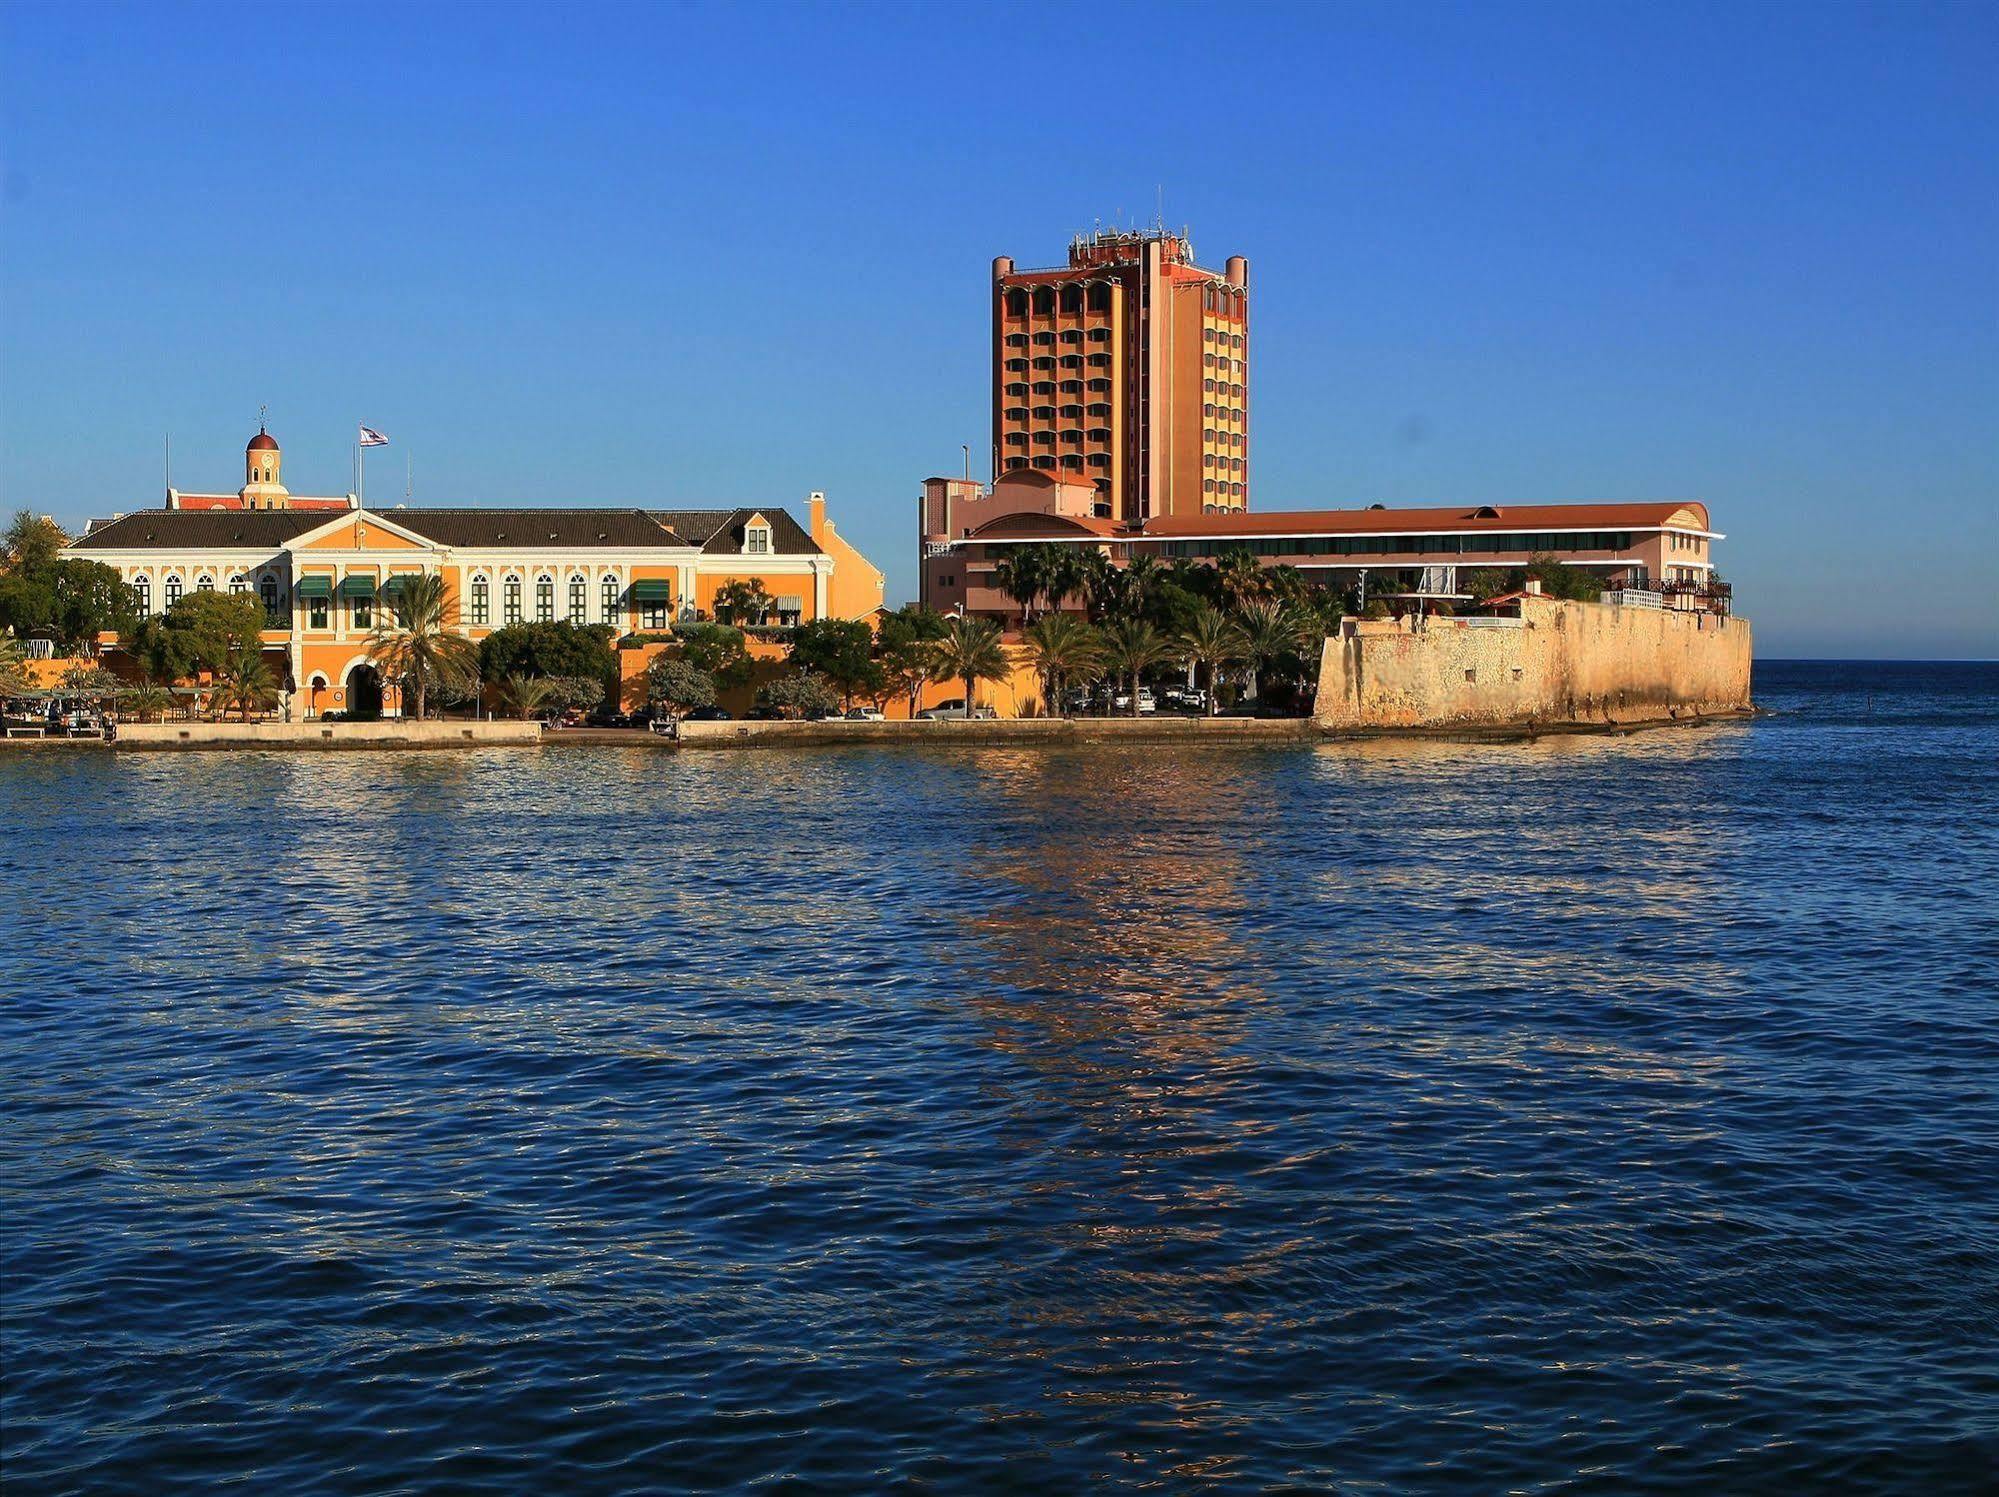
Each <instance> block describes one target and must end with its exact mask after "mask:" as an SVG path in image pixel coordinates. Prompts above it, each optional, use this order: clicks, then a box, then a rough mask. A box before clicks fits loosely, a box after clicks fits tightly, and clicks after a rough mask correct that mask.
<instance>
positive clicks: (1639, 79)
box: [0, 0, 1999, 657]
mask: <svg viewBox="0 0 1999 1497" xmlns="http://www.w3.org/2000/svg"><path fill="white" fill-rule="evenodd" d="M1995 100H1999V7H1994V6H1993V5H1991V4H1985V3H1975V4H1974V3H1967V4H1961V5H1921V4H1897V5H1869V6H1858V5H1839V4H1832V5H1828V4H1811V5H1803V6H1798V7H1795V8H1793V7H1786V6H1783V5H1776V4H1753V5H1743V4H1739V3H1738V4H1727V5H1717V6H1703V5H1689V4H1679V3H1674V4H1665V3H1660V4H1653V5H1638V4H1601V3H1590V4H1580V5H1574V6H1554V7H1544V6H1529V5H1516V6H1504V5H1496V4H1479V5H1470V6H1465V7H1462V8H1459V7H1454V6H1449V5H1444V4H1429V3H1426V4H1422V5H1407V4H1385V5H1378V6H1374V5H1370V6H1352V5H1331V4H1314V5H1310V6H1300V7H1295V8H1293V7H1285V6H1274V5H1272V6H1227V7H1221V8H1217V7H1213V6H1202V7H1194V6H1186V7H1179V6H1175V5H1171V4H1150V5H1145V6H1132V7H1125V6H1120V5H1117V4H1111V3H1099V4H1093V5H1090V6H1086V7H1077V6H1074V5H1065V6H1054V7H1048V8H1041V7H1037V6H1035V5H1030V4H1012V5H1005V6H970V5H946V4H935V5H924V6H915V5H908V6H887V5H878V6H865V5H860V6H841V7H832V6H824V7H819V6H779V5H763V6H740V7H678V6H667V5H656V6H647V7H632V8H623V7H612V6H588V5H560V6H557V5H544V6H509V5H497V4H496V5H479V6H471V5H464V6H449V7H446V6H433V7H428V8H425V7H394V8H381V9H370V8H368V7H364V6H358V5H338V6H333V5H317V6H285V5H280V4H268V3H267V4H260V5H256V6H250V7H244V8H241V9H236V8H220V7H208V6H174V5H159V4H153V5H146V6H134V7H130V8H118V7H113V6H108V5H95V4H93V5H62V6H54V5H30V4H22V3H19V0H16V3H13V4H10V5H7V6H5V7H0V173H4V177H0V505H4V506H5V508H6V509H7V510H9V511H11V510H13V509H15V508H19V507H22V506H27V507H32V508H34V509H36V510H39V511H45V512H49V513H53V514H55V515H56V516H57V517H58V518H59V519H61V520H64V521H65V522H69V523H71V524H78V523H80V522H81V521H82V520H83V519H84V518H85V517H86V516H88V515H92V514H108V513H110V512H111V511H113V510H129V509H135V508H139V507H142V506H144V505H146V504H149V503H157V502H159V500H158V496H159V493H160V490H161V487H162V483H163V479H162V457H161V448H162V438H163V435H164V434H165V433H166V432H168V431H171V432H172V433H173V437H174V452H175V478H176V481H177V482H178V483H179V485H180V486H181V487H183V488H190V489H200V488H231V487H234V486H235V485H236V484H238V483H240V481H241V477H240V475H241V462H242V448H243V443H244V441H245V440H246V438H247V437H248V436H249V434H250V433H251V432H252V431H254V430H255V421H256V413H257V408H258V406H259V405H260V404H265V403H268V404H269V406H270V408H271V426H272V430H273V432H274V434H275V435H277V436H278V438H279V439H280V441H281V442H282V443H283V444H284V448H285V461H286V466H285V475H286V478H287V480H288V482H289V483H290V485H291V487H292V488H293V489H294V490H295V491H300V492H317V493H338V492H344V491H345V490H346V488H347V487H348V471H349V468H348V452H349V442H350V440H351V437H352V432H353V429H354V423H355V422H356V421H366V422H368V423H369V424H370V425H373V426H376V427H379V428H381V429H382V430H383V431H385V432H387V433H388V434H389V436H390V437H391V438H392V439H393V442H394V444H395V445H393V446H392V447H390V448H388V449H386V450H384V451H380V452H378V453H377V454H375V455H374V457H373V458H372V459H371V464H370V492H371V495H373V496H374V497H377V498H400V497H401V490H402V486H403V474H404V459H405V455H412V456H413V457H414V460H415V468H416V490H415V492H416V499H417V501H418V502H419V503H432V504H446V503H449V504H484V503H493V504H521V503H557V504H619V505H623V504H632V505H659V506H669V505H674V506H681V505H701V504H722V503H730V504H733V503H737V502H758V503H781V502H794V503H795V502H796V501H798V500H800V499H801V498H802V497H803V495H804V494H805V493H806V491H808V490H810V489H814V488H820V489H824V490H826V491H827V493H828V495H829V498H830V503H831V506H832V512H833V514H834V516H835V518H836V519H837V520H838V521H839V522H840V524H841V527H842V530H843V531H844V532H845V533H847V534H848V535H850V536H851V537H852V538H853V539H855V540H856V541H858V542H859V543H860V544H861V545H862V546H863V547H864V549H866V550H867V551H868V552H869V553H870V554H871V555H872V556H874V557H875V558H876V560H877V561H879V562H880V563H881V564H882V565H883V566H884V567H885V568H886V569H887V571H888V574H889V596H890V599H891V601H898V600H900V599H902V598H905V597H907V596H909V595H910V593H911V592H912V591H913V588H914V579H915V566H914V559H913V550H914V520H915V506H916V494H917V489H918V484H919V482H920V481H921V480H922V479H923V478H924V477H925V476H926V475H928V474H931V473H940V472H941V473H955V472H957V471H959V468H960V465H961V463H962V457H961V455H960V451H959V444H960V443H969V444H970V445H971V448H972V453H973V457H974V460H975V463H976V462H978V460H979V459H980V458H981V457H982V455H983V454H984V453H985V451H986V450H987V448H988V445H989V440H990V438H989V433H988V430H987V425H988V417H987V337H988V322H987V315H988V314H987V278H988V275H989V263H990V260H991V258H992V256H994V255H996V254H1009V255H1012V256H1014V257H1016V258H1017V259H1018V260H1019V261H1020V262H1021V263H1022V264H1027V265H1036V264H1051V263H1059V261H1060V260H1061V258H1062V255H1063V253H1064V250H1065V247H1066V244H1067V241H1068V239H1069V237H1070V235H1071V234H1073V233H1075V232H1076V231H1078V230H1079V229H1088V228H1089V227H1091V226H1092V225H1093V224H1095V223H1097V222H1098V221H1099V220H1101V221H1102V222H1103V223H1105V224H1107V225H1108V224H1119V223H1125V224H1129V223H1133V222H1145V221H1149V220H1150V219H1151V218H1152V217H1153V214H1154V211H1155V208H1156V207H1157V205H1158V204H1159V203H1160V201H1161V200H1162V199H1163V203H1164V209H1165V217H1166V220H1167V221H1168V222H1169V223H1171V224H1174V225H1179V224H1183V223H1184V224H1186V225H1188V226H1190V227H1191V229H1192V232H1193V238H1194V244H1195V248H1196V250H1197V251H1198V252H1199V255H1200V258H1201V259H1202V261H1203V262H1204V263H1207V264H1210V265H1216V266H1219V264H1220V263H1221V262H1222V260H1223V259H1224V258H1225V257H1227V256H1228V255H1231V254H1243V255H1247V256H1248V257H1249V260H1250V267H1251V317H1252V328H1253V338H1252V361H1251V368H1250V410H1251V426H1250V429H1251V457H1252V465H1253V470H1254V482H1253V488H1252V494H1253V503H1254V504H1255V506H1256V507H1257V508H1259V509H1281V508H1303V507H1330V506H1342V505H1359V504H1366V503H1369V502H1373V501H1382V502H1386V503H1389V504H1403V503H1464V504H1467V505H1469V504H1476V503H1501V502H1505V501H1508V500H1513V501H1523V502H1524V501H1530V500H1540V501H1563V500H1583V499H1639V498H1664V497H1671V498H1683V497H1686V498H1699V499H1704V500H1706V501H1707V502H1708V504H1709V505H1710V506H1711V507H1712V509H1713V512H1714V515H1715V520H1716V523H1717V525H1718V527H1719V528H1720V529H1722V530H1724V531H1725V532H1727V534H1728V537H1729V539H1728V540H1727V541H1726V542H1725V543H1724V544H1723V545H1722V546H1721V547H1720V550H1719V558H1718V559H1719V561H1720V564H1721V566H1722V569H1723V571H1724V572H1725V573H1726V574H1727V575H1728V576H1730V577H1731V578H1732V579H1733V580H1734V581H1735V583H1736V585H1737V595H1738V599H1739V606H1740V608H1741V611H1742V612H1744V613H1745V614H1747V615H1749V616H1750V617H1751V618H1752V619H1754V621H1755V622H1756V624H1757V626H1758V629H1759V636H1758V644H1759V649H1760V651H1761V652H1762V653H1764V654H1766V655H1771V656H1779V655H1792V656H1795V655H1863V656H1944V657H1955V656H1992V655H1995V654H1999V604H1995V597H1999V105H1996V104H1995Z"/></svg>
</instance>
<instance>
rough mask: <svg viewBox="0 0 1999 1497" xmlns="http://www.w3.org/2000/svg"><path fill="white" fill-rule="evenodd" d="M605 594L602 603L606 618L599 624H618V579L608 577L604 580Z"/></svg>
mask: <svg viewBox="0 0 1999 1497" xmlns="http://www.w3.org/2000/svg"><path fill="white" fill-rule="evenodd" d="M603 594H604V595H603V598H602V600H601V601H602V603H603V607H604V617H603V618H602V619H601V620H599V622H600V623H605V624H616V623H617V622H618V579H617V578H615V577H606V578H605V579H604V582H603Z"/></svg>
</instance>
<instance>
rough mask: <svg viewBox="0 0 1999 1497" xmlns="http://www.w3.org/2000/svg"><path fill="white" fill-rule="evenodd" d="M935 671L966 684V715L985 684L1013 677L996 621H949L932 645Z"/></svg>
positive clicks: (967, 616) (977, 619) (968, 617)
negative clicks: (982, 684) (980, 686)
mask: <svg viewBox="0 0 1999 1497" xmlns="http://www.w3.org/2000/svg"><path fill="white" fill-rule="evenodd" d="M930 651H931V662H932V666H931V668H932V670H933V671H934V672H935V674H936V676H937V677H939V678H940V679H943V680H959V681H963V682H964V683H965V713H966V715H967V716H968V717H969V716H970V715H971V711H972V708H973V707H974V706H976V705H977V695H978V684H979V682H981V681H1004V680H1006V679H1008V678H1009V677H1010V676H1012V674H1013V670H1012V668H1011V667H1010V666H1009V665H1008V664H1007V661H1006V651H1005V650H1003V649H1001V648H1000V626H999V623H998V621H997V620H995V619H984V618H976V617H972V616H970V615H962V616H959V617H955V618H952V619H949V620H947V621H946V623H945V625H944V633H943V635H942V637H941V638H939V639H937V640H936V641H935V642H933V643H932V645H931V646H930Z"/></svg>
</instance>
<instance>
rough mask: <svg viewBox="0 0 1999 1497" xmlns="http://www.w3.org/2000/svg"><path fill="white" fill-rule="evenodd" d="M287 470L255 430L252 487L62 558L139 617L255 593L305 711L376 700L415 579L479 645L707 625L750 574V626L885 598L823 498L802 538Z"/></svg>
mask: <svg viewBox="0 0 1999 1497" xmlns="http://www.w3.org/2000/svg"><path fill="white" fill-rule="evenodd" d="M262 444H268V445H262ZM279 460H280V459H279V454H278V450H277V444H276V443H275V442H273V441H272V440H271V439H270V437H269V436H268V434H266V433H263V432H259V433H258V435H257V437H255V438H253V439H252V440H251V444H250V448H249V450H248V452H247V453H246V461H247V462H248V463H249V464H250V469H251V472H252V474H253V477H252V479H251V480H250V482H248V483H246V485H245V490H244V491H243V492H242V493H239V494H236V495H181V494H177V493H173V492H170V493H169V495H168V503H167V504H166V505H165V506H164V507H162V508H159V509H148V510H140V511H137V512H136V513H132V514H126V515H121V516H118V517H116V518H114V519H111V520H108V521H96V522H92V524H91V526H90V528H89V529H88V530H87V531H86V532H85V533H84V535H83V536H82V537H81V538H80V539H78V540H77V541H76V542H75V543H73V544H72V545H71V546H70V547H69V548H68V550H67V553H66V554H68V555H71V556H76V557H81V558H85V559H88V560H91V561H98V562H103V563H105V564H106V565H109V566H112V567H115V568H116V569H117V570H118V572H119V574H120V576H121V577H123V578H124V580H125V582H126V584H127V585H128V586H130V587H131V588H132V591H133V596H134V598H135V599H136V600H137V603H138V606H139V609H140V611H141V612H142V613H144V614H149V615H150V614H160V613H164V612H165V611H166V610H167V609H168V608H170V607H171V606H172V605H173V604H174V602H175V601H176V600H177V599H179V598H180V597H181V596H182V595H183V594H185V593H187V592H193V591H201V590H215V591H224V592H234V593H248V594H252V595H254V596H255V597H257V598H258V599H259V600H260V601H261V602H262V604H263V606H264V613H265V617H266V620H267V627H266V629H265V631H264V635H263V644H264V650H265V653H266V656H267V658H268V659H269V660H270V662H271V664H272V667H273V674H274V675H276V676H277V677H278V679H279V680H280V681H281V682H283V683H285V685H286V689H287V691H288V692H290V693H291V701H292V706H293V711H294V715H295V716H299V715H303V716H315V715H318V714H320V713H324V712H329V711H336V710H340V711H348V710H353V709H354V708H356V707H357V706H363V705H369V706H372V705H373V703H374V701H375V700H378V699H379V696H380V693H381V690H382V684H383V683H382V682H381V681H380V679H379V677H378V676H377V674H376V673H375V670H374V667H373V666H372V665H371V664H370V663H369V660H368V655H367V647H368V637H369V634H370V633H371V631H372V630H373V629H374V628H375V627H376V624H377V622H378V621H379V619H380V616H381V613H382V611H383V610H384V609H385V608H393V606H394V595H395V589H396V586H397V581H396V579H398V578H399V577H404V576H409V575H412V574H419V573H422V574H433V575H436V576H439V577H441V578H442V579H443V580H444V585H445V591H446V596H447V600H448V601H447V605H446V617H447V618H448V619H451V620H453V621H454V623H455V626H456V627H457V628H458V629H459V630H460V631H461V632H463V633H465V634H466V635H468V636H470V637H471V638H473V639H482V638H484V637H485V636H486V635H488V634H490V633H491V632H493V631H494V630H495V629H499V628H504V627H505V626H506V625H508V624H518V623H527V622H537V621H538V622H553V621H556V620H567V621H568V622H571V623H576V624H602V625H607V626H609V627H610V628H612V629H614V630H616V631H617V632H618V633H619V634H620V635H623V634H630V633H644V632H649V631H655V630H665V629H667V628H669V627H671V625H672V624H673V623H674V622H676V621H678V620H684V619H692V618H695V617H697V616H711V615H712V614H713V612H714V609H715V599H716V595H717V593H718V592H720V591H721V590H722V589H723V588H726V587H728V586H729V584H730V583H732V582H749V581H752V580H754V581H756V582H759V583H761V584H762V586H763V589H764V591H765V592H766V593H767V594H769V595H770V597H771V598H772V599H773V600H774V601H773V605H772V607H771V609H770V613H769V616H768V617H767V618H766V619H764V620H759V621H757V622H767V623H772V624H795V623H803V622H807V621H809V620H812V619H818V618H863V617H866V616H868V615H869V614H871V613H872V612H873V611H874V610H875V609H877V608H879V607H880V605H881V601H882V577H881V573H880V572H879V571H878V570H876V569H875V568H874V567H873V566H872V565H870V564H869V563H868V562H867V560H866V558H864V557H862V556H861V555H860V553H859V552H858V551H855V550H854V548H853V547H852V546H851V545H849V544H848V543H847V542H846V541H845V539H844V538H842V537H840V536H838V535H837V533H836V532H835V531H834V528H833V526H832V524H831V522H830V521H828V520H827V518H826V514H825V497H824V496H823V495H820V494H814V495H812V496H811V498H810V500H809V501H808V504H809V511H808V512H809V517H810V525H811V528H809V529H808V528H807V527H806V526H801V525H800V524H799V523H798V522H797V520H795V519H794V518H793V517H792V515H791V514H790V512H789V511H787V510H786V509H784V508H782V507H777V506H772V507H766V508H760V509H751V508H740V507H739V508H720V509H674V510H652V509H636V508H634V509H603V508H598V509H572V508H564V507H554V506H551V507H547V508H534V509H497V508H495V509H485V508H457V509H446V508H422V507H405V506H401V505H398V506H396V507H394V508H393V509H380V510H376V509H367V508H363V507H361V506H360V505H359V503H358V502H357V501H354V500H352V499H351V498H349V499H340V500H337V501H324V500H301V499H299V498H297V497H295V496H292V495H289V494H287V493H285V492H284V491H283V488H282V485H281V483H280V481H279V477H280V467H279ZM266 474H268V475H269V476H268V478H266V477H265V476H264V475H266ZM253 490H254V491H255V492H252V491H253ZM272 490H276V492H272ZM815 532H816V533H817V534H816V535H815ZM822 537H823V542H822V539H821V538H822ZM390 705H391V710H393V701H391V704H390Z"/></svg>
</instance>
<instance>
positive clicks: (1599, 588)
mask: <svg viewBox="0 0 1999 1497" xmlns="http://www.w3.org/2000/svg"><path fill="white" fill-rule="evenodd" d="M1527 576H1529V577H1532V578H1533V579H1534V580H1535V581H1537V582H1539V583H1540V584H1541V591H1543V592H1544V593H1546V594H1548V596H1550V597H1552V598H1566V599H1568V600H1569V601H1570V602H1573V603H1594V602H1596V601H1597V600H1598V599H1599V598H1601V597H1602V596H1603V578H1602V577H1600V576H1598V575H1597V574H1596V573H1595V572H1592V571H1591V570H1590V569H1589V568H1588V567H1577V566H1571V565H1570V564H1569V563H1568V562H1566V561H1563V560H1562V559H1561V558H1560V557H1559V556H1554V555H1551V554H1549V553H1548V552H1545V551H1544V552H1541V553H1539V554H1537V555H1535V556H1531V557H1529V558H1528V560H1527Z"/></svg>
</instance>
